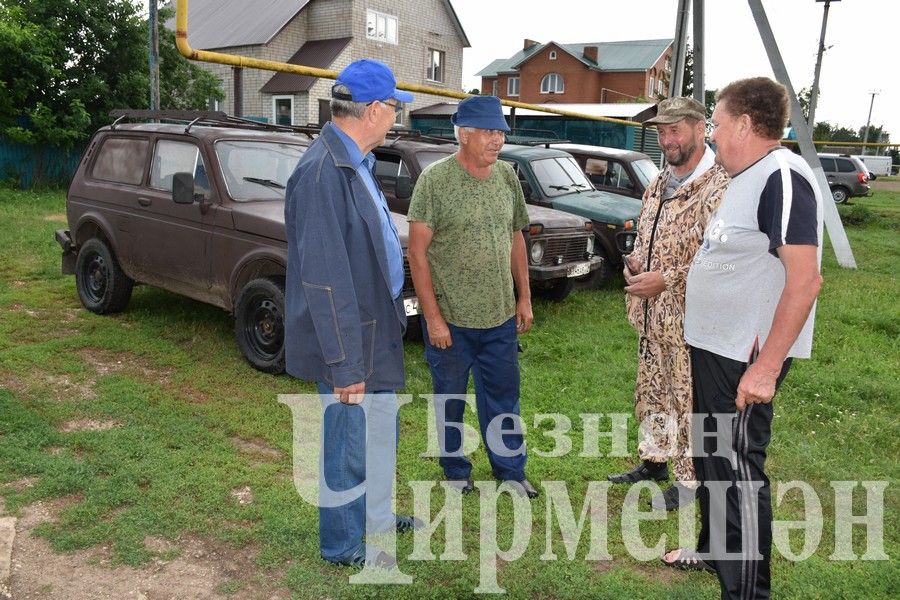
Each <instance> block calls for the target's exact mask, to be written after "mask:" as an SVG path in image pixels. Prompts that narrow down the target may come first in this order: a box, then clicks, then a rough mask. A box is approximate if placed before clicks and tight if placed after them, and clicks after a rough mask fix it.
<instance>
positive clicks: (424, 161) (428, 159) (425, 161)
mask: <svg viewBox="0 0 900 600" xmlns="http://www.w3.org/2000/svg"><path fill="white" fill-rule="evenodd" d="M448 156H450V153H447V152H417V153H416V157H417V158H418V159H419V167H420V168H421V169H422V170H423V171H424V170H425V167H427V166H428V165H430V164H431V163H435V162H437V161H439V160H441V159H442V158H447V157H448Z"/></svg>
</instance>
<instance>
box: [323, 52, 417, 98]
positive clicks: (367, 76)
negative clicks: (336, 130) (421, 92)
mask: <svg viewBox="0 0 900 600" xmlns="http://www.w3.org/2000/svg"><path fill="white" fill-rule="evenodd" d="M335 85H343V86H345V87H346V88H347V89H349V90H350V94H349V96H348V95H347V94H342V93H339V92H335V91H334V86H332V88H331V97H332V98H337V99H338V100H352V101H353V102H375V101H376V100H378V101H380V100H387V99H388V98H394V99H395V100H397V101H399V102H412V100H413V95H412V94H410V93H409V92H401V91H400V90H398V89H397V80H396V79H394V74H393V73H392V72H391V69H390V67H388V66H387V65H386V64H384V63H383V62H381V61H377V60H372V59H370V58H363V59H361V60H357V61H354V62H352V63H350V64H349V65H347V66H346V67H345V68H344V70H343V71H341V73H340V75H338V76H337V80H336V81H335Z"/></svg>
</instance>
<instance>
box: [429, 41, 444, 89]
mask: <svg viewBox="0 0 900 600" xmlns="http://www.w3.org/2000/svg"><path fill="white" fill-rule="evenodd" d="M435 55H438V65H437V66H436V67H435V64H434V57H435ZM427 60H428V68H427V69H426V70H425V79H426V80H427V81H433V82H435V83H444V81H445V80H446V79H447V77H446V73H445V70H446V68H447V53H446V52H444V51H443V50H438V49H437V48H429V49H428V59H427Z"/></svg>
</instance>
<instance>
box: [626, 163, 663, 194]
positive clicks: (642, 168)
mask: <svg viewBox="0 0 900 600" xmlns="http://www.w3.org/2000/svg"><path fill="white" fill-rule="evenodd" d="M631 166H632V167H634V172H635V174H636V175H637V178H638V181H640V182H641V185H643V186H644V187H647V186H649V185H650V182H651V181H653V178H654V177H656V174H657V173H659V167H657V166H656V165H655V164H654V163H653V161H652V160H648V159H646V158H642V159H640V160H636V161H634V162H633V163H631Z"/></svg>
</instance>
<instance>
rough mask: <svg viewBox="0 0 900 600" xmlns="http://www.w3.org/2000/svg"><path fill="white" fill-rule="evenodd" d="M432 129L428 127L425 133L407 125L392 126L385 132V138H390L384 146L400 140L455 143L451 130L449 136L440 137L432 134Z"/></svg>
mask: <svg viewBox="0 0 900 600" xmlns="http://www.w3.org/2000/svg"><path fill="white" fill-rule="evenodd" d="M431 132H432V130H431V129H429V130H428V131H427V132H426V133H422V132H421V131H419V130H418V129H410V128H407V127H393V128H391V130H390V131H388V133H387V136H386V137H387V138H388V139H389V140H391V141H390V142H389V143H387V144H385V145H386V146H389V147H390V146H393V145H394V144H396V143H397V142H398V141H400V140H413V141H416V142H428V143H431V144H455V143H456V139H455V138H454V137H453V135H452V134H453V132H452V131H451V132H450V133H451V135H450V138H449V139H448V138H446V137H441V136H436V135H432V133H431Z"/></svg>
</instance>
